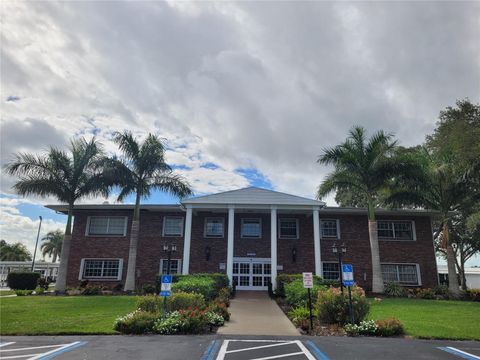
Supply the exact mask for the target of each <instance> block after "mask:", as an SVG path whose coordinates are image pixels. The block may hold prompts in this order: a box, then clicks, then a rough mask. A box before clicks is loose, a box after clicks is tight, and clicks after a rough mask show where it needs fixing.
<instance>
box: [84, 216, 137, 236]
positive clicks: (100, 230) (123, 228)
mask: <svg viewBox="0 0 480 360" xmlns="http://www.w3.org/2000/svg"><path fill="white" fill-rule="evenodd" d="M127 220H128V217H127V216H89V217H88V219H87V229H86V234H85V235H87V236H125V235H127Z"/></svg>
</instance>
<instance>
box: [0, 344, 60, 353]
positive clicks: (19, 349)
mask: <svg viewBox="0 0 480 360" xmlns="http://www.w3.org/2000/svg"><path fill="white" fill-rule="evenodd" d="M62 345H63V344H59V345H43V346H33V347H26V348H16V349H0V353H6V352H9V351H25V350H35V349H48V348H53V347H60V346H62Z"/></svg>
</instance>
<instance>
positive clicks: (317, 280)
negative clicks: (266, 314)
mask: <svg viewBox="0 0 480 360" xmlns="http://www.w3.org/2000/svg"><path fill="white" fill-rule="evenodd" d="M296 280H303V275H302V274H279V275H277V289H276V290H275V293H276V295H277V296H280V297H285V295H286V294H285V285H287V284H289V283H291V282H293V281H296ZM313 283H314V284H316V285H324V286H328V287H330V286H340V283H339V282H338V281H337V280H325V279H322V278H321V277H320V276H316V275H314V276H313Z"/></svg>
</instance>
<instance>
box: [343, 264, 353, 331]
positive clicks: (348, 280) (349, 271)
mask: <svg viewBox="0 0 480 360" xmlns="http://www.w3.org/2000/svg"><path fill="white" fill-rule="evenodd" d="M342 278H343V285H345V286H346V287H347V288H348V301H349V305H350V321H351V322H352V324H354V323H355V316H354V314H353V305H352V286H353V266H352V265H351V264H343V265H342Z"/></svg>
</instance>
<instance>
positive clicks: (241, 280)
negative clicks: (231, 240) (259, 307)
mask: <svg viewBox="0 0 480 360" xmlns="http://www.w3.org/2000/svg"><path fill="white" fill-rule="evenodd" d="M270 277H271V265H270V259H265V258H262V259H260V258H234V259H233V280H234V281H236V283H237V290H267V289H268V283H269V282H270Z"/></svg>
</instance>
